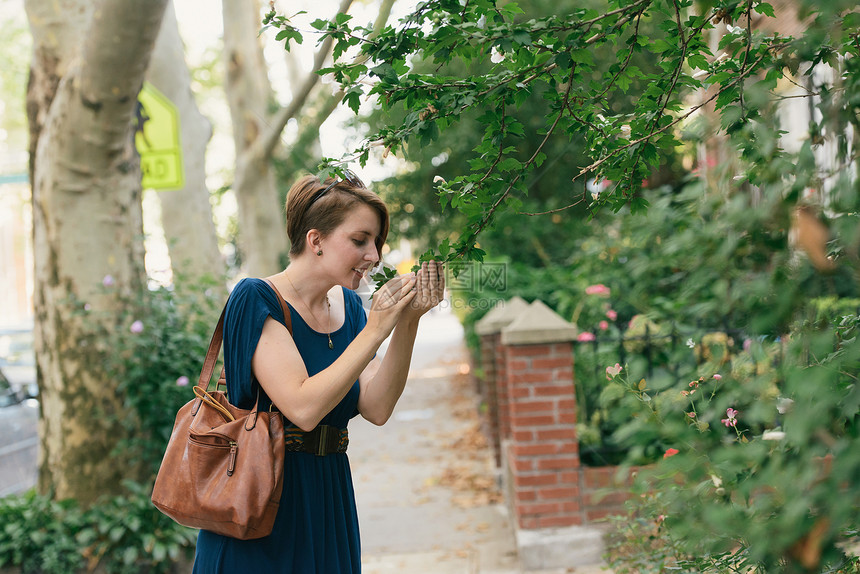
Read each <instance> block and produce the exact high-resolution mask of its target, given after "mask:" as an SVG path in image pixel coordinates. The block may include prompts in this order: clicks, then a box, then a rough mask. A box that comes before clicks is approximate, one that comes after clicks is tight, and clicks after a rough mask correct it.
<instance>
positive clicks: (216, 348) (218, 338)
mask: <svg viewBox="0 0 860 574" xmlns="http://www.w3.org/2000/svg"><path fill="white" fill-rule="evenodd" d="M264 281H265V282H266V284H267V285H268V286H269V287H270V288H271V289H272V291H274V292H275V295H277V297H278V302H279V303H280V304H281V311H283V313H284V323H285V324H286V326H287V330H288V331H289V332H290V335H292V334H293V320H292V317H291V316H290V310H289V309H288V308H287V302H286V300H285V299H284V298H283V297H281V293H280V291H278V288H277V287H275V284H274V283H272V282H271V281H270V280H268V279H265V280H264ZM226 311H227V305H224V309H222V310H221V317H219V318H218V324H217V325H216V326H215V332H213V333H212V339H210V340H209V348H208V349H207V350H206V359H205V360H204V361H203V369H202V370H201V371H200V378H199V379H197V385H196V386H198V387H200V388H201V389H203V390H204V391H205V390H206V389H207V388H208V387H209V381H211V380H212V373H214V372H215V363H216V362H217V361H218V355H219V354H221V344H222V343H223V341H224V314H225V312H226ZM221 378H222V379H223V378H224V368H223V367H222V368H221Z"/></svg>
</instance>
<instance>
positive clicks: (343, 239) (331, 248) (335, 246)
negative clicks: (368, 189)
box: [320, 203, 382, 289]
mask: <svg viewBox="0 0 860 574" xmlns="http://www.w3.org/2000/svg"><path fill="white" fill-rule="evenodd" d="M381 228H382V222H381V221H380V220H379V214H378V213H377V212H376V210H374V209H372V208H371V207H369V206H368V205H366V204H363V203H359V204H357V205H356V207H355V208H354V209H353V210H352V211H351V212H350V213H349V215H347V216H346V218H345V219H344V220H343V223H341V224H340V225H339V226H338V227H337V228H335V230H334V231H332V233H331V234H330V235H329V236H327V237H325V238H324V239H323V240H322V242H321V244H320V245H321V249H322V251H323V257H322V259H323V261H322V263H323V264H324V265H325V267H326V270H327V271H328V272H329V273H330V274H331V276H332V279H334V281H335V283H337V284H339V285H343V286H344V287H347V288H349V289H357V288H358V286H359V284H360V282H361V279H362V277H364V276H365V275H367V273H368V272H369V271H370V269H371V267H373V266H374V265H375V264H376V262H377V260H378V259H379V255H378V253H377V251H376V238H377V236H378V235H379V232H380V229H381Z"/></svg>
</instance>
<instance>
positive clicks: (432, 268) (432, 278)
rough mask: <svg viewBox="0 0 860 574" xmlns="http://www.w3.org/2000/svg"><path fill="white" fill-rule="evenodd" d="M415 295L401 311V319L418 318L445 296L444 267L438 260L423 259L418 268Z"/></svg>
mask: <svg viewBox="0 0 860 574" xmlns="http://www.w3.org/2000/svg"><path fill="white" fill-rule="evenodd" d="M415 290H416V295H415V298H414V299H412V302H411V303H410V304H409V306H408V307H407V308H406V309H405V310H404V311H403V314H402V315H401V318H402V319H418V318H419V317H421V315H423V314H424V313H426V312H427V311H429V310H430V309H432V308H433V307H435V306H436V305H438V304H439V303H440V302H441V301H442V299H444V297H445V268H444V267H443V266H442V263H440V262H439V261H425V262H424V263H422V264H421V269H419V270H418V282H417V283H416V286H415Z"/></svg>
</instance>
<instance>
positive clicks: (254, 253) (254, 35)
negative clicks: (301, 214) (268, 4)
mask: <svg viewBox="0 0 860 574" xmlns="http://www.w3.org/2000/svg"><path fill="white" fill-rule="evenodd" d="M223 15H224V54H225V57H226V67H227V77H226V85H225V89H226V93H227V101H228V103H229V105H230V116H231V118H232V121H233V141H234V143H235V147H236V172H235V175H234V181H233V191H234V192H235V193H236V200H237V203H238V209H239V249H240V253H241V257H242V261H243V267H244V270H245V272H246V273H248V274H249V275H256V276H263V275H269V274H271V273H275V272H277V271H278V270H280V269H282V268H283V265H284V262H285V257H286V252H287V237H286V230H285V224H284V218H283V216H282V213H283V209H282V206H280V205H279V203H280V201H279V200H278V190H277V186H276V184H275V174H274V172H273V170H272V166H271V165H270V161H269V156H268V155H266V156H260V155H259V154H254V153H253V144H254V143H255V141H256V140H257V138H258V137H259V136H260V134H261V133H265V132H266V130H267V129H268V124H269V122H270V112H269V110H270V107H271V105H272V102H273V95H272V88H271V85H270V83H269V79H268V75H267V70H266V63H265V61H264V59H263V51H262V47H261V46H260V40H259V38H258V32H259V29H260V27H261V26H262V23H261V22H262V17H261V13H260V9H259V3H258V2H257V1H256V0H251V1H249V0H224V2H223Z"/></svg>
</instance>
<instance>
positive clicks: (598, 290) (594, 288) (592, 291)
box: [585, 283, 609, 297]
mask: <svg viewBox="0 0 860 574" xmlns="http://www.w3.org/2000/svg"><path fill="white" fill-rule="evenodd" d="M585 294H586V295H605V296H607V297H608V296H609V287H607V286H606V285H604V284H603V283H598V284H597V285H590V286H588V287H586V288H585Z"/></svg>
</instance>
